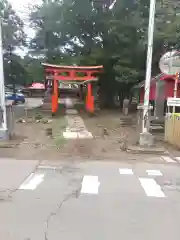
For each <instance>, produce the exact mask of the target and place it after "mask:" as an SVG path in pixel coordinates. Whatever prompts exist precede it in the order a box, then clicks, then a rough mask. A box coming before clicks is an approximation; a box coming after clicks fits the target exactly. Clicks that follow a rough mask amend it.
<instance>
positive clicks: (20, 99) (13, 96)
mask: <svg viewBox="0 0 180 240" xmlns="http://www.w3.org/2000/svg"><path fill="white" fill-rule="evenodd" d="M5 99H6V100H11V101H14V102H15V103H25V97H24V94H22V93H19V92H17V93H12V92H6V93H5Z"/></svg>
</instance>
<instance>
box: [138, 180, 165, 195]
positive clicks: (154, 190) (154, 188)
mask: <svg viewBox="0 0 180 240" xmlns="http://www.w3.org/2000/svg"><path fill="white" fill-rule="evenodd" d="M139 181H140V183H141V186H142V188H143V189H144V191H145V193H146V195H147V196H148V197H157V198H164V197H166V196H165V194H164V193H163V191H162V190H161V187H160V185H159V184H157V182H156V181H155V180H154V179H152V178H139Z"/></svg>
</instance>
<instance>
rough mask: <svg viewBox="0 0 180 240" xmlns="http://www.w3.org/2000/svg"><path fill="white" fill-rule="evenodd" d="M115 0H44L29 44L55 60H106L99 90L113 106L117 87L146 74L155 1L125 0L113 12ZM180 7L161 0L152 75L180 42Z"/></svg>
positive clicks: (34, 14)
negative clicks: (148, 34)
mask: <svg viewBox="0 0 180 240" xmlns="http://www.w3.org/2000/svg"><path fill="white" fill-rule="evenodd" d="M111 3H112V1H105V0H91V1H89V0H66V1H60V0H59V1H58V0H56V1H48V3H47V2H43V3H42V5H41V6H40V7H36V8H35V9H34V11H33V12H32V13H31V22H32V25H33V26H35V27H36V29H37V32H36V36H35V38H34V39H33V40H32V42H31V45H30V47H31V48H32V49H33V50H34V52H36V53H38V54H40V53H41V54H43V55H45V56H46V60H47V61H49V62H52V63H53V62H56V63H61V64H63V63H67V61H68V62H69V64H71V63H72V62H73V63H76V64H77V65H96V64H102V65H103V66H104V73H103V74H102V75H101V76H100V88H101V93H102V95H103V96H104V97H103V99H104V100H106V101H105V102H106V103H109V105H111V103H112V100H113V95H114V94H115V92H117V90H118V89H119V91H120V92H125V91H124V89H126V91H128V90H129V89H130V88H131V86H132V85H133V84H135V83H136V82H138V81H140V80H144V78H145V69H146V51H147V29H148V22H149V3H150V2H149V0H136V1H134V0H121V1H116V4H115V7H114V8H113V9H111V10H110V9H109V6H110V4H111ZM179 9H180V4H179V3H178V1H177V0H173V1H172V2H171V3H170V2H168V8H167V3H166V4H165V1H162V0H157V8H156V11H157V14H156V28H155V35H154V54H153V74H156V73H157V72H158V71H159V68H158V61H159V58H160V55H161V54H162V53H163V52H164V51H165V50H167V49H168V48H167V47H170V46H172V45H173V46H177V44H178V43H179V32H178V29H179V28H178V27H179V25H178V24H179V17H178V16H177V13H178V11H179ZM165 20H166V21H165ZM168 21H171V23H173V24H172V26H171V24H169V23H168ZM174 31H176V32H177V35H176V37H175V38H174V34H173V33H174ZM166 43H167V44H166ZM166 45H167V47H166Z"/></svg>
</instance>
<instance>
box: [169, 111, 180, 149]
mask: <svg viewBox="0 0 180 240" xmlns="http://www.w3.org/2000/svg"><path fill="white" fill-rule="evenodd" d="M165 141H166V142H168V143H170V144H172V145H174V146H176V147H178V148H180V114H179V113H174V114H173V113H168V114H167V115H166V119H165Z"/></svg>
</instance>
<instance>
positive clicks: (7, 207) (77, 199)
mask: <svg viewBox="0 0 180 240" xmlns="http://www.w3.org/2000/svg"><path fill="white" fill-rule="evenodd" d="M2 163H3V164H2ZM37 164H38V163H37V162H35V161H26V162H25V161H16V162H14V161H11V160H4V161H2V160H1V161H0V169H1V171H2V172H3V169H4V171H5V172H6V173H7V174H0V182H1V185H0V187H1V190H0V223H1V225H0V226H1V227H0V239H3V240H12V239H13V240H59V239H63V240H72V239H73V240H84V239H86V240H92V239H93V240H96V239H97V240H100V239H103V240H112V239H125V240H132V239H133V240H152V239H153V240H160V239H161V240H162V239H163V240H169V239H173V240H179V236H180V230H179V222H180V191H179V190H180V168H179V165H177V164H147V163H146V164H145V163H136V164H133V165H132V164H128V163H126V162H124V163H122V162H121V163H118V162H111V161H109V162H96V161H94V162H68V163H62V164H58V162H56V163H54V164H53V163H52V162H51V163H50V162H44V163H41V164H40V165H37ZM34 169H35V170H34ZM148 170H149V171H148ZM150 170H151V171H150ZM152 170H153V171H152ZM32 172H33V173H32ZM8 189H11V190H13V189H14V191H13V192H12V193H11V194H10V195H11V197H8V195H9V194H6V193H7V192H8ZM5 190H6V191H5ZM9 191H10V190H9Z"/></svg>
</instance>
